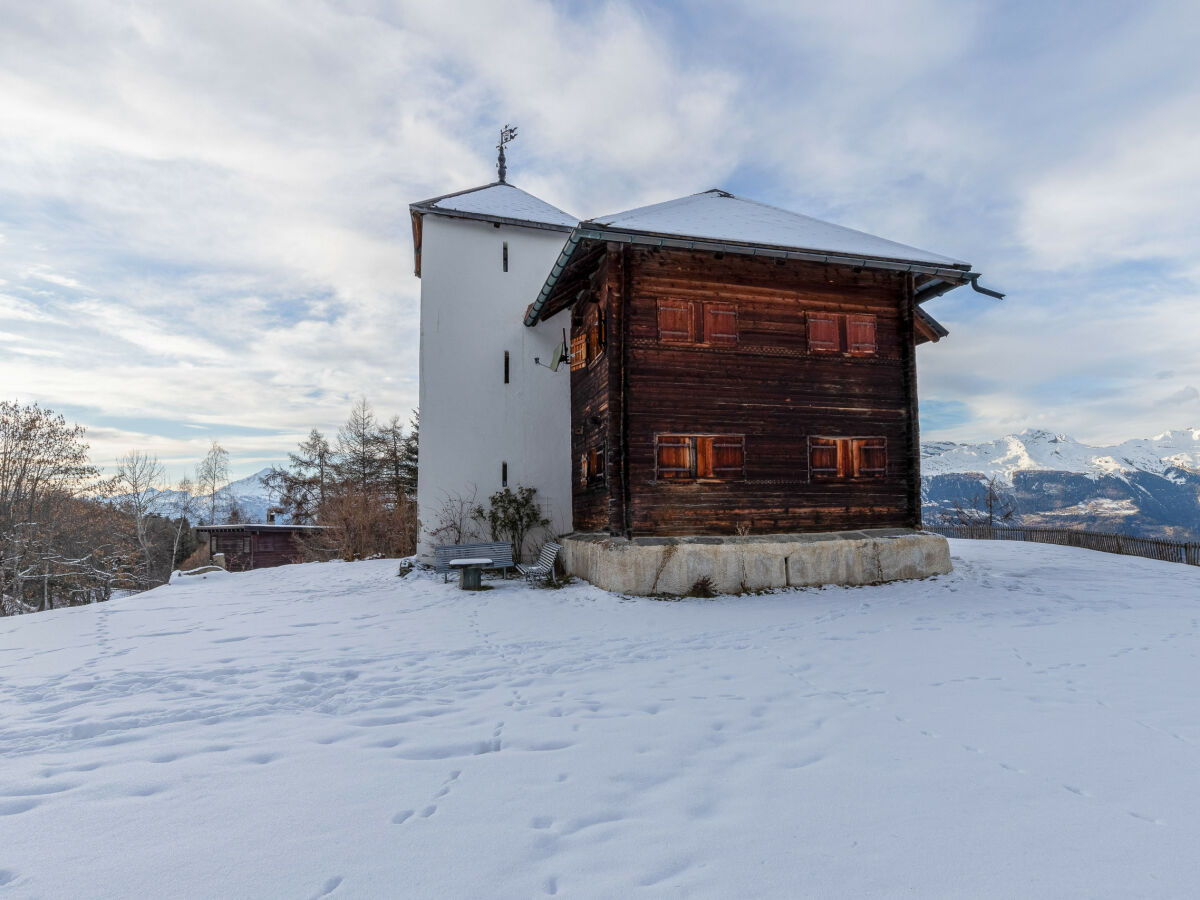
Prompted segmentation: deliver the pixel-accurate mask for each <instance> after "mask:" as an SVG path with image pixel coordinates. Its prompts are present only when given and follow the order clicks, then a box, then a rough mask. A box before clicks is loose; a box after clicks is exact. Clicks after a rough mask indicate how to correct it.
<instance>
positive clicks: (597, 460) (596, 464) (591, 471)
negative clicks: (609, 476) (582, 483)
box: [588, 448, 604, 481]
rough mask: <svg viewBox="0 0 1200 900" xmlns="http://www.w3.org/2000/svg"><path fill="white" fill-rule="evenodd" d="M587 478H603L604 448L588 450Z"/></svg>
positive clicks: (601, 479)
mask: <svg viewBox="0 0 1200 900" xmlns="http://www.w3.org/2000/svg"><path fill="white" fill-rule="evenodd" d="M588 480H590V481H603V480H604V450H603V449H601V448H595V449H592V450H589V451H588Z"/></svg>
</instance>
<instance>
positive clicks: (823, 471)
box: [808, 437, 838, 479]
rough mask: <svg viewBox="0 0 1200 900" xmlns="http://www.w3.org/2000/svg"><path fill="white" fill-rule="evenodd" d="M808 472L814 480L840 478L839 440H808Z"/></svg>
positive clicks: (815, 438) (818, 438)
mask: <svg viewBox="0 0 1200 900" xmlns="http://www.w3.org/2000/svg"><path fill="white" fill-rule="evenodd" d="M808 471H809V474H810V475H811V477H812V478H819V479H826V478H837V477H838V440H837V438H820V437H814V438H809V439H808Z"/></svg>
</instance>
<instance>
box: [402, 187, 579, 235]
mask: <svg viewBox="0 0 1200 900" xmlns="http://www.w3.org/2000/svg"><path fill="white" fill-rule="evenodd" d="M409 208H410V209H411V210H412V211H413V213H418V214H419V213H441V214H443V215H449V216H456V217H460V218H468V219H483V220H484V221H488V222H508V223H510V224H517V225H533V226H535V227H542V228H553V229H555V230H560V231H570V230H571V229H572V228H574V227H575V226H576V225H577V224H578V223H579V220H578V219H576V218H575V217H574V216H572V215H570V214H569V213H565V212H563V211H562V210H561V209H559V208H558V207H556V206H551V205H550V204H549V203H547V202H546V201H545V200H539V199H538V198H537V197H535V196H533V194H529V193H526V192H525V191H523V190H521V189H520V188H519V187H515V186H513V185H511V184H508V183H507V182H502V181H497V182H495V183H494V184H488V185H484V186H483V187H477V188H469V189H468V190H465V191H458V192H457V193H454V194H446V195H444V196H442V197H434V198H433V199H431V200H422V201H420V202H419V203H414V204H412V205H411V206H410V207H409Z"/></svg>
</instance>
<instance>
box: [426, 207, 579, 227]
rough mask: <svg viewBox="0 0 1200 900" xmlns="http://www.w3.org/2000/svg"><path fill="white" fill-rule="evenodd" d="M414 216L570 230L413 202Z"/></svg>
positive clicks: (544, 223) (550, 224)
mask: <svg viewBox="0 0 1200 900" xmlns="http://www.w3.org/2000/svg"><path fill="white" fill-rule="evenodd" d="M408 208H409V210H410V212H411V213H412V215H414V216H423V215H435V216H444V217H446V218H447V219H475V220H477V221H480V222H494V223H497V224H500V225H515V226H517V227H518V228H540V229H541V230H543V231H558V232H561V233H563V234H566V233H567V232H568V231H570V230H571V226H570V225H559V224H557V223H554V222H536V221H534V220H533V219H515V218H511V217H509V216H494V215H492V214H491V213H478V212H463V211H462V210H457V209H440V208H438V207H436V206H423V205H422V204H419V203H413V204H411V205H410V206H409V207H408Z"/></svg>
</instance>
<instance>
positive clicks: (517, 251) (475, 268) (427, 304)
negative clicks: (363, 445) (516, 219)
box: [417, 215, 571, 559]
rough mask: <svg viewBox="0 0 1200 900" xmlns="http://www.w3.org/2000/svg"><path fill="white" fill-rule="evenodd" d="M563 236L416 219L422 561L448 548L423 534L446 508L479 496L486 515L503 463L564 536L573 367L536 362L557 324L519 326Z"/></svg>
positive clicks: (551, 343) (546, 356) (511, 481)
mask: <svg viewBox="0 0 1200 900" xmlns="http://www.w3.org/2000/svg"><path fill="white" fill-rule="evenodd" d="M566 237H567V235H566V233H565V232H560V231H547V230H543V229H534V228H521V227H517V226H512V225H501V226H500V227H499V228H497V227H495V226H494V225H493V224H492V223H490V222H479V221H475V220H470V219H452V218H447V217H444V216H438V215H426V216H425V218H424V223H423V233H422V241H421V373H420V411H421V448H420V454H421V458H420V466H419V469H418V479H417V501H418V504H419V505H420V517H421V536H420V540H419V541H418V545H417V553H418V555H419V556H421V557H422V558H424V559H429V558H431V557H432V552H433V550H432V548H433V545H434V544H436V543H444V541H441V540H436V539H433V538H431V536H430V532H431V531H432V530H433V529H434V528H436V527H437V526H438V512H439V510H440V508H441V507H442V504H443V501H444V499H445V498H446V497H447V496H449V495H454V494H470V493H471V491H472V490H475V491H476V492H477V496H478V499H479V501H480V503H482V504H483V505H485V506H486V504H487V498H488V497H489V496H490V495H491V494H492V493H494V492H495V491H498V490H500V489H501V483H500V477H501V464H502V463H504V462H507V463H508V486H509V487H511V488H513V489H516V488H517V487H518V486H530V487H535V488H537V492H538V498H539V499H540V501H541V505H542V509H543V511H544V512H545V514H546V515H547V516H549V517H550V519H551V522H552V525H551V528H552V529H553V530H554V532H555V533H558V534H562V533H566V532H568V531H570V530H571V481H570V478H571V459H570V456H571V438H570V428H571V407H570V402H571V400H570V381H571V377H570V372H569V367H568V366H565V365H564V366H562V367H561V368H560V369H559V370H558V372H551V371H550V370H549V369H546V368H543V367H541V366H535V365H534V362H533V360H534V357H540V358H541V360H542V362H544V363H548V362H549V361H550V357H551V354H552V353H553V351H554V347H555V345H557V344H558V343H559V342H561V340H562V321H560V320H563V319H565V317H564V316H557V317H555V321H552V322H550V323H541V324H539V325H537V326H536V327H534V328H526V327H525V326H524V325H523V324H522V321H521V320H522V318H523V317H524V314H525V309H526V307H528V306H529V304H530V303H531V302H533V300H534V298H536V297H537V294H538V291H539V290H540V289H541V287H542V284H543V283H544V281H545V279H546V276H547V275H548V274H549V272H550V268H551V266H552V265H553V264H554V261H555V260H556V259H557V258H558V254H559V251H560V250H561V249H562V246H563V244H564V243H565V241H566ZM505 241H507V242H508V271H507V272H504V271H503V269H502V248H503V244H504V242H505ZM506 350H507V351H508V352H509V383H508V384H505V383H504V351H506ZM484 539H485V540H487V539H488V537H487V536H486V535H485V537H484Z"/></svg>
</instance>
